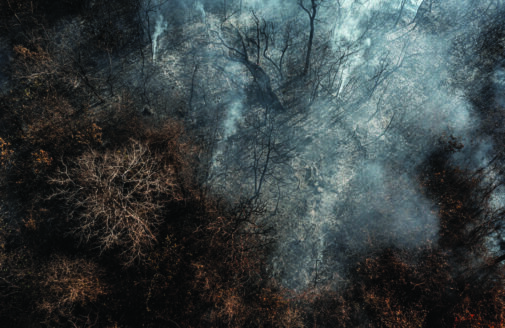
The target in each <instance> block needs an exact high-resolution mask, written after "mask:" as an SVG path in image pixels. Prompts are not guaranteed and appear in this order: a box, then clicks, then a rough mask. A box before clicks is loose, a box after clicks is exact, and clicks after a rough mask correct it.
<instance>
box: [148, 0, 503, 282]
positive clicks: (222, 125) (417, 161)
mask: <svg viewBox="0 0 505 328" xmlns="http://www.w3.org/2000/svg"><path fill="white" fill-rule="evenodd" d="M309 3H310V1H307V2H306V4H307V6H308V4H309ZM490 4H491V1H483V2H479V3H478V4H477V3H475V2H474V1H471V0H465V1H445V2H441V1H427V0H424V1H422V0H406V1H405V0H397V1H385V0H369V1H354V0H341V1H336V0H335V1H324V2H321V3H320V7H318V16H317V20H316V28H315V35H316V37H315V49H316V51H315V52H314V54H313V56H314V57H313V58H314V59H313V63H312V68H311V69H312V70H313V74H314V75H313V78H314V79H317V78H320V80H318V81H317V83H315V82H314V81H309V82H307V83H306V84H303V83H299V82H296V81H295V82H293V81H294V79H293V81H289V76H294V75H295V74H294V73H292V72H291V71H296V70H297V69H299V67H301V66H303V65H302V64H301V61H302V60H301V59H300V58H303V55H304V54H305V46H306V42H307V35H308V26H309V25H308V24H309V19H308V17H307V14H306V12H304V11H303V10H302V9H301V7H300V6H299V5H298V4H297V2H294V1H287V0H286V1H282V0H278V1H265V0H263V1H262V0H243V1H238V0H237V1H227V2H226V6H227V7H226V8H224V4H223V5H219V6H218V5H217V3H216V2H212V1H201V2H196V3H195V4H194V6H192V7H191V6H189V7H188V8H192V10H194V14H195V15H197V16H198V17H200V18H201V20H202V21H203V22H205V24H206V29H208V30H209V31H210V32H209V33H207V32H208V31H207V30H206V31H203V32H202V31H200V30H198V28H197V26H196V24H193V25H184V26H183V30H184V33H185V38H186V39H187V44H188V46H187V49H188V52H187V53H181V50H180V49H179V50H177V51H178V52H177V53H175V52H174V53H172V54H171V55H172V56H179V57H181V56H188V53H191V55H192V56H193V58H196V59H195V60H198V61H199V66H198V72H199V73H198V74H199V77H200V79H199V80H198V79H197V80H198V81H197V83H196V86H195V82H194V80H195V79H192V81H193V82H191V83H192V84H191V85H192V89H193V90H194V92H193V100H192V104H193V106H194V108H198V112H196V113H195V112H194V113H192V115H196V116H198V117H199V118H200V119H198V120H197V121H198V122H199V126H197V127H195V129H198V131H203V132H202V133H207V134H208V131H211V130H213V129H214V130H215V129H217V130H218V133H216V136H217V137H216V146H215V148H214V151H213V154H212V158H213V164H212V175H211V179H209V183H210V184H211V185H212V186H213V188H214V190H216V191H220V192H223V194H225V195H228V197H233V196H234V195H240V193H247V192H251V190H254V188H253V187H251V186H253V185H254V178H253V176H254V174H255V173H254V172H257V171H258V165H260V166H261V165H264V164H265V163H266V161H265V160H264V158H260V157H257V156H258V154H263V153H266V151H264V152H262V150H261V149H260V148H259V147H260V146H265V145H272V144H275V143H276V145H282V147H280V146H278V147H279V148H275V153H276V156H278V157H276V158H275V161H271V162H269V163H268V164H269V166H268V167H267V169H268V170H266V171H265V172H268V175H267V176H268V180H267V182H266V183H265V185H264V186H263V188H262V190H261V197H262V199H263V200H264V201H265V203H266V208H267V210H268V211H269V213H268V215H266V217H267V218H268V220H269V222H268V223H269V224H270V225H272V226H274V227H275V229H276V232H277V236H276V237H277V244H276V248H275V250H274V251H273V253H272V255H271V259H270V264H271V265H270V272H271V274H272V276H274V277H275V278H277V279H279V280H280V281H281V282H282V283H283V284H284V285H285V286H287V287H289V288H293V289H295V290H302V289H304V288H306V287H308V286H312V285H313V284H328V283H331V282H335V281H336V280H335V277H337V276H342V275H343V274H344V271H345V270H343V268H344V267H345V265H346V264H347V261H348V256H347V255H346V254H349V253H352V252H358V251H360V250H362V249H364V248H367V247H376V246H384V245H398V246H401V247H408V248H416V247H419V246H421V245H424V244H426V243H431V242H436V236H437V232H438V220H437V217H436V211H437V204H433V203H432V202H431V201H430V200H428V199H426V198H425V197H424V195H423V192H422V190H421V187H420V186H419V181H418V170H419V167H420V165H421V164H422V163H423V162H424V161H425V160H426V158H427V156H429V155H430V154H431V152H432V151H433V149H434V147H436V145H437V144H438V141H439V139H440V138H441V137H444V136H446V137H448V136H451V135H453V136H455V137H458V138H459V140H461V142H462V143H464V144H465V148H464V149H463V150H462V151H461V152H460V153H457V154H455V156H454V157H453V159H452V160H453V161H454V163H456V164H457V165H461V166H464V167H469V168H479V167H483V166H485V165H486V163H489V161H490V160H491V159H492V154H493V151H494V148H495V140H493V138H492V137H491V136H486V135H484V134H482V133H481V130H480V126H481V118H480V117H479V116H478V115H476V113H475V110H474V107H473V105H472V104H471V103H470V102H469V101H468V89H467V88H466V87H465V86H466V85H468V84H467V81H463V82H461V81H459V80H455V79H457V78H458V76H460V77H461V76H465V74H468V75H469V76H471V75H472V73H468V72H467V70H468V71H469V70H470V68H467V67H456V65H459V64H460V63H463V62H465V60H466V59H462V58H459V57H458V56H462V55H461V54H458V53H455V50H454V43H455V42H456V41H457V40H458V39H465V40H466V39H469V36H473V37H474V38H475V36H476V35H478V34H479V33H480V30H479V26H481V23H480V20H481V19H482V18H481V16H480V15H479V14H478V13H479V12H483V10H488V9H486V8H490ZM499 6H500V4H495V7H493V8H494V9H493V10H497V8H498V7H499ZM223 8H224V9H226V10H223ZM188 10H189V9H188ZM251 10H254V12H255V13H256V15H257V16H258V17H260V18H261V19H264V20H265V22H271V23H272V25H271V26H273V27H272V30H275V31H291V32H292V34H291V37H292V39H291V40H290V42H288V43H287V44H289V46H290V48H288V51H287V52H286V56H285V57H284V65H285V66H284V67H283V69H284V75H285V76H288V78H286V77H284V78H285V80H284V81H282V79H281V78H280V77H279V76H277V75H276V74H277V72H278V68H276V67H274V66H273V65H272V64H271V62H270V61H267V60H266V59H264V58H262V61H261V62H260V67H261V69H262V70H264V72H265V74H268V75H269V76H270V78H271V81H272V89H273V92H275V93H276V95H278V97H279V99H280V100H281V101H282V102H283V107H285V111H284V112H277V113H272V112H269V111H268V108H264V106H263V107H262V105H261V101H262V100H261V97H262V96H263V95H262V94H261V92H260V91H258V90H257V88H256V89H255V88H254V86H255V85H256V84H255V83H257V81H256V78H255V77H254V76H253V75H252V74H251V73H250V70H249V69H248V68H247V67H246V66H245V65H244V64H243V61H242V62H241V61H240V60H238V59H237V57H236V52H234V51H233V50H232V49H233V48H234V47H235V48H237V49H242V47H243V46H251V47H252V45H254V42H255V39H254V37H256V34H254V33H252V32H251V31H254V28H255V25H254V20H252V19H251ZM223 11H226V12H227V15H226V17H225V18H226V19H224V18H223ZM159 17H162V16H159ZM161 19H162V18H160V19H159V20H157V23H156V28H155V33H154V34H153V43H154V41H155V40H156V43H154V44H153V49H158V48H162V47H161V45H159V41H158V37H159V35H161V33H163V32H164V31H166V30H167V25H166V23H164V22H162V21H161ZM293 21H296V22H297V25H288V22H293ZM223 26H224V27H223ZM269 31H270V30H269ZM293 31H296V33H294V32H293ZM298 32H300V33H298ZM248 33H251V34H250V35H251V37H250V38H244V39H243V41H244V42H243V43H242V44H241V43H240V42H239V41H237V39H236V38H237V35H248ZM279 33H280V32H279ZM283 33H284V32H283ZM294 34H296V35H294ZM202 35H203V36H204V38H206V40H205V41H203V40H202ZM283 35H285V34H283ZM283 35H281V34H277V35H272V37H271V38H270V39H269V49H268V52H265V53H266V54H267V55H269V56H270V59H272V61H274V62H275V59H276V58H277V57H275V56H279V54H280V53H281V51H280V49H282V47H283V46H284V45H285V44H286V43H283V42H282V40H283V38H282V37H283ZM274 36H275V37H274ZM470 39H471V38H470ZM263 44H264V43H263ZM234 54H235V55H234ZM465 55H476V54H475V53H472V52H471V51H470V52H468V53H467V54H465ZM153 57H155V56H154V55H153ZM290 70H291V71H290ZM459 71H462V72H464V73H461V72H459ZM290 74H291V75H290ZM458 74H459V75H458ZM188 75H190V74H188V73H187V72H186V71H181V72H180V76H177V77H175V78H177V79H178V80H181V81H184V80H186V81H188V79H187V76H188ZM286 79H288V81H286ZM491 79H492V81H493V83H492V85H493V88H494V89H495V90H496V91H495V93H496V99H495V101H496V102H497V103H500V104H502V103H504V101H505V100H504V98H503V96H502V95H503V92H501V91H503V89H504V88H505V83H504V82H503V81H504V80H505V73H504V69H503V66H502V65H501V64H500V63H498V64H496V68H495V69H494V71H493V74H491ZM468 80H470V78H468ZM287 82H291V84H289V83H287ZM310 83H313V84H311V85H312V86H314V85H315V86H316V87H312V89H310V88H309V87H306V85H309V84H310ZM189 84H190V83H189V82H187V85H189ZM285 85H289V88H291V89H289V88H288V89H286V86H285ZM296 88H298V89H296ZM293 89H294V90H295V91H293ZM258 98H259V99H260V101H258V100H257V99H258ZM263 100H264V99H263ZM267 107H268V106H267ZM271 128H272V129H273V130H274V131H275V134H268V133H267V132H271V131H272V129H271ZM262 138H263V139H262ZM265 140H266V141H265ZM263 141H265V142H263ZM258 149H259V150H258ZM279 149H282V150H283V151H284V150H286V152H285V155H286V156H284V157H283V156H281V153H282V151H280V150H279ZM287 149H289V151H287ZM253 151H254V152H255V153H248V152H253ZM255 156H256V157H255ZM252 167H253V169H251V168H252ZM262 168H264V167H263V166H262ZM254 170H256V171H254ZM229 195H232V196H229ZM246 196H248V195H246ZM249 196H250V195H249ZM493 197H494V198H493V202H494V203H495V204H501V199H502V198H501V197H502V196H500V195H498V192H497V194H496V195H495V196H493Z"/></svg>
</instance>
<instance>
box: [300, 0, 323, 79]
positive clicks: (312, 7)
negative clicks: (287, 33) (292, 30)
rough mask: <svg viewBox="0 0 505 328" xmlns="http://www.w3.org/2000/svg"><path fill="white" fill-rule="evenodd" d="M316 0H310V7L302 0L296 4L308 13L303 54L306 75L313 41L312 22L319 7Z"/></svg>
mask: <svg viewBox="0 0 505 328" xmlns="http://www.w3.org/2000/svg"><path fill="white" fill-rule="evenodd" d="M319 4H320V3H319V2H318V1H317V0H310V7H308V8H307V6H305V5H304V3H303V0H299V1H298V5H299V6H300V7H302V9H303V10H304V11H305V12H306V13H307V15H309V20H310V32H309V40H308V41H307V53H306V55H305V65H304V66H303V75H307V73H308V72H309V67H310V54H311V52H312V43H313V42H314V22H315V20H316V15H317V8H318V7H319Z"/></svg>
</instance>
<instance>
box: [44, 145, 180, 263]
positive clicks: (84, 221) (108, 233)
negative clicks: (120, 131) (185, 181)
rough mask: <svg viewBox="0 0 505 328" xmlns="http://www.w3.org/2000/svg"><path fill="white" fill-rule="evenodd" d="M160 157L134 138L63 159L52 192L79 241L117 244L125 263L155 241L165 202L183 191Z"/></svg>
mask: <svg viewBox="0 0 505 328" xmlns="http://www.w3.org/2000/svg"><path fill="white" fill-rule="evenodd" d="M161 163H162V161H161V159H159V158H157V156H156V154H154V153H152V152H151V151H150V150H149V148H148V147H147V146H146V145H145V144H142V143H141V142H138V141H135V140H131V142H130V144H129V145H128V146H126V147H123V148H122V149H118V150H110V151H106V152H105V153H100V152H98V151H95V150H92V151H90V152H88V153H85V154H84V155H82V156H81V157H80V158H78V159H76V160H75V161H73V162H72V163H63V165H62V169H60V170H59V172H58V174H57V175H56V176H55V177H54V178H52V179H51V182H52V184H54V185H55V186H56V192H55V193H54V194H53V195H52V196H51V197H50V198H54V197H58V198H61V199H62V200H63V201H64V203H65V204H66V208H65V210H66V211H68V214H69V217H70V218H71V219H72V220H73V221H75V222H76V226H75V229H74V231H73V233H74V234H75V235H77V236H78V237H79V238H80V240H81V241H82V242H84V243H89V244H92V245H95V246H96V247H98V248H99V249H100V251H101V252H103V251H107V250H111V249H119V250H121V251H122V255H123V258H124V259H125V264H126V265H129V264H132V263H133V262H134V261H137V260H140V259H142V258H143V256H144V254H145V252H146V250H147V249H149V248H150V247H151V246H153V245H154V244H155V243H156V236H157V233H156V232H157V228H158V226H159V225H160V224H161V222H162V217H161V215H160V213H161V212H160V211H161V209H162V208H163V205H164V203H165V202H167V201H177V200H179V199H180V198H181V197H182V196H181V194H180V190H179V187H178V185H177V183H176V173H175V172H174V170H173V168H171V167H170V166H163V165H162V164H161Z"/></svg>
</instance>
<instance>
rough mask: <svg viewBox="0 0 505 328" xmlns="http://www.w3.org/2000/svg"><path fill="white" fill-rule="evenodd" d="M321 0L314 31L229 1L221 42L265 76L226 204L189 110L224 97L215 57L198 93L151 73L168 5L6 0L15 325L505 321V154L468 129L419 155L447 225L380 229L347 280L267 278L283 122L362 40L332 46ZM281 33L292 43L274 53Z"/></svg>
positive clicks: (7, 201) (4, 166) (0, 107)
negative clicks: (213, 92) (153, 15)
mask: <svg viewBox="0 0 505 328" xmlns="http://www.w3.org/2000/svg"><path fill="white" fill-rule="evenodd" d="M146 3H147V4H146ZM225 3H226V2H225ZM423 3H424V2H423ZM404 4H405V1H403V2H402V7H401V8H402V10H403V6H404ZM323 5H324V1H315V0H312V1H299V6H300V9H301V10H302V12H303V13H304V14H305V15H306V16H307V15H308V23H309V24H308V26H309V30H308V33H307V34H308V39H307V40H306V41H305V42H296V41H297V40H295V39H293V38H292V37H293V34H294V31H296V29H286V30H285V31H281V32H279V31H278V30H276V28H275V24H274V23H268V22H267V21H265V20H263V19H262V18H260V17H258V16H257V15H256V13H254V12H253V13H252V17H253V22H255V25H253V26H252V27H251V28H250V29H247V30H245V29H242V30H241V29H240V28H239V27H236V26H233V25H232V24H231V23H230V22H228V21H227V18H228V16H227V15H228V14H227V12H226V9H224V11H225V13H224V14H223V17H224V18H223V24H222V25H223V26H224V27H223V33H222V35H221V36H220V37H221V39H219V42H218V44H217V45H216V46H220V47H222V48H223V52H226V53H227V54H226V55H227V56H229V57H230V58H231V61H233V62H235V63H237V64H238V65H242V66H243V68H244V71H248V72H249V74H250V75H251V76H252V80H253V82H252V83H251V89H250V90H249V91H250V94H249V98H247V99H248V100H249V102H250V107H251V108H250V111H251V112H254V113H253V114H250V116H249V117H248V120H246V123H247V122H248V123H249V124H250V126H249V127H248V129H244V130H245V132H244V133H243V136H242V137H241V138H242V139H240V138H239V137H236V138H235V139H233V140H234V141H236V143H237V144H239V143H240V145H241V146H235V147H239V148H240V147H242V146H243V147H247V149H249V150H250V153H248V154H245V153H244V154H243V155H242V157H240V158H236V159H235V160H236V161H237V163H240V164H239V165H241V166H243V167H244V170H249V171H248V172H250V175H251V176H249V177H248V178H249V180H247V181H249V182H250V188H244V191H243V192H244V194H243V195H239V197H236V198H231V199H232V200H230V198H227V197H223V196H222V195H218V194H216V193H213V192H212V190H211V188H209V186H208V184H207V183H206V182H207V180H208V179H210V178H211V177H209V176H211V175H212V174H211V173H210V167H211V166H212V163H211V162H212V161H213V160H214V159H213V158H212V151H214V150H215V148H216V147H217V146H216V142H215V141H213V140H212V139H210V137H209V135H210V132H209V131H211V130H212V125H213V124H216V122H215V121H212V120H213V118H212V117H211V115H209V117H205V118H203V119H202V118H201V117H198V118H197V119H194V120H193V121H192V120H190V119H188V117H190V116H191V115H192V112H193V111H194V110H195V108H197V107H198V106H202V107H203V106H204V105H202V104H203V103H205V105H207V102H209V103H210V102H212V99H207V98H206V94H205V92H206V91H205V90H193V82H191V80H192V79H194V78H195V76H196V75H197V73H198V70H199V69H200V67H199V66H198V65H195V66H193V67H191V69H190V71H191V72H192V74H193V75H189V76H188V77H187V79H188V81H190V83H188V85H190V87H189V89H188V90H185V92H186V93H181V92H179V91H178V90H177V89H176V88H170V87H167V88H166V89H163V90H155V89H152V88H150V87H148V86H149V83H150V81H151V80H155V79H156V75H155V73H154V71H155V67H154V66H153V62H152V51H153V50H152V42H153V40H151V37H150V36H149V32H146V30H145V29H146V28H152V25H154V24H155V22H154V21H150V22H149V24H150V25H151V27H146V25H145V22H144V20H145V18H146V17H147V16H145V15H148V13H149V12H150V11H154V10H155V9H156V6H155V3H154V2H153V3H151V2H149V1H146V2H145V3H144V2H140V1H137V0H128V1H118V0H113V1H87V0H66V1H43V0H39V1H24V0H18V1H14V0H11V1H9V0H1V1H0V33H1V35H0V36H1V37H2V42H3V43H5V49H6V50H5V51H6V52H8V53H9V57H10V59H9V63H8V65H5V68H4V69H3V71H2V74H4V75H5V76H8V77H9V78H8V82H7V84H6V85H8V87H5V89H4V90H2V93H1V95H0V326H1V327H358V326H362V327H481V326H482V327H502V326H503V325H505V286H504V280H503V279H504V274H505V272H504V268H503V263H504V262H505V255H504V254H505V246H504V245H505V242H504V241H503V240H502V233H503V228H504V227H503V222H504V221H503V219H504V215H505V213H504V212H503V209H502V208H499V207H497V206H496V205H493V204H492V202H491V195H492V194H493V192H494V191H495V190H498V189H499V188H500V187H501V185H502V180H501V179H502V173H503V161H504V158H503V154H502V153H497V154H495V156H494V157H493V160H492V161H491V162H489V163H487V164H486V166H484V167H479V168H474V169H469V168H464V167H460V166H459V165H458V164H457V163H454V161H453V160H452V155H453V154H455V153H458V152H461V151H462V149H464V147H465V145H463V144H462V143H461V142H460V141H458V140H457V139H455V138H452V137H451V138H445V139H444V138H441V139H440V141H439V142H438V143H436V144H434V145H433V151H432V152H431V155H430V156H428V158H426V159H425V160H424V162H423V163H422V164H421V165H420V166H419V167H418V168H417V172H418V175H417V177H416V183H418V185H419V188H420V189H421V190H422V191H423V193H424V195H425V196H426V197H427V198H428V199H430V200H431V201H432V203H433V204H434V206H433V208H432V209H431V211H432V212H433V214H434V215H435V216H436V218H437V220H438V222H437V223H438V232H437V236H436V240H431V241H429V242H427V243H425V244H423V245H420V246H417V247H405V248H402V247H401V246H398V245H394V244H391V245H388V244H387V243H386V244H385V243H382V242H377V243H376V241H375V240H374V238H373V233H374V232H373V231H369V233H370V235H372V238H370V240H369V241H368V242H367V245H366V247H364V248H361V249H360V250H359V251H354V250H353V251H350V252H347V253H346V252H344V251H343V252H342V253H346V254H348V258H346V259H345V261H344V264H343V265H342V267H343V272H342V277H343V279H340V278H341V277H339V282H338V283H335V282H332V281H330V282H328V286H331V287H327V286H326V285H325V284H323V283H321V284H317V275H316V279H315V283H314V285H313V286H310V287H309V288H306V289H305V290H304V291H296V292H295V291H293V290H290V289H288V288H287V287H285V286H283V285H282V284H281V283H279V282H278V281H277V280H276V279H275V278H274V277H272V275H271V274H270V271H269V268H268V257H269V255H270V254H271V252H272V249H273V248H274V247H275V245H276V243H277V242H279V240H278V239H276V235H275V229H273V226H272V224H270V222H269V221H268V220H266V218H268V217H269V215H270V214H269V213H270V212H269V211H271V206H272V205H271V204H272V203H273V204H274V205H273V207H274V208H275V211H274V212H277V211H278V206H279V199H280V194H281V189H282V188H285V186H286V185H288V182H287V181H286V179H284V178H283V177H282V174H281V171H282V170H289V169H290V167H289V164H288V160H289V159H290V158H292V157H293V156H294V147H293V146H291V145H290V144H289V140H287V139H289V136H286V135H284V134H283V133H281V132H279V131H277V130H276V129H278V126H279V125H280V124H287V125H288V124H289V123H284V122H285V121H288V119H286V116H288V115H291V114H292V115H293V116H294V115H295V114H296V115H300V117H301V118H297V119H299V120H302V119H303V118H304V117H305V116H304V115H306V113H304V112H303V111H304V109H303V108H302V107H304V106H309V103H312V102H313V101H315V99H316V96H317V95H320V94H324V93H326V92H327V93H328V94H329V93H331V90H330V89H331V88H333V86H334V84H335V83H337V84H338V81H337V82H335V81H336V80H337V77H335V76H333V77H332V76H330V75H329V74H330V73H329V72H330V71H334V69H335V67H339V66H340V65H341V63H343V61H344V60H345V58H346V57H347V56H348V55H349V53H351V52H353V50H352V47H351V46H348V47H347V48H346V49H342V53H341V55H340V57H338V58H337V59H334V58H333V59H330V58H326V57H325V55H324V54H325V51H327V50H328V46H327V45H326V44H325V43H324V42H323V41H321V39H319V38H318V35H317V30H315V27H314V24H315V22H317V15H318V13H320V12H321V11H323V10H324V6H323ZM216 10H217V9H216ZM400 15H401V12H400ZM306 16H304V17H305V18H307V17H306ZM399 20H400V16H398V18H396V23H395V25H396V24H398V22H399ZM400 23H401V22H400ZM494 23H495V22H494ZM495 25H496V24H495ZM501 28H502V30H501V33H502V34H503V26H501ZM494 30H496V26H493V30H492V31H494ZM275 33H278V34H279V35H277V36H275ZM281 33H282V35H281ZM493 33H494V32H493ZM230 35H231V36H234V38H235V39H233V40H232V41H230V39H231V37H230ZM173 38H174V39H176V38H177V37H176V36H173ZM226 38H228V39H226ZM496 38H499V40H491V41H492V43H493V47H495V46H496V47H499V49H498V50H497V49H495V48H492V47H491V48H489V49H488V51H489V52H493V55H494V56H499V55H500V56H501V55H502V53H503V49H502V48H503V45H502V44H503V42H504V41H503V36H502V35H498V34H496ZM274 39H275V42H277V46H278V47H279V48H280V49H281V50H280V51H277V52H275V53H274V54H271V53H270V51H271V49H270V48H269V47H272V43H273V42H274ZM172 41H173V47H177V46H178V42H182V41H180V40H172ZM298 41H299V40H298ZM491 41H490V42H491ZM486 42H487V43H486ZM499 42H501V44H499V45H496V43H499ZM488 43H489V42H488V41H485V42H484V44H483V46H486V45H487V46H489V45H488ZM292 48H297V50H292ZM328 51H329V50H328ZM498 53H499V55H498ZM190 56H191V54H188V58H189V57H190ZM318 56H320V57H318ZM0 59H1V57H0ZM132 60H134V61H135V62H136V65H137V66H135V68H134V70H135V71H136V72H137V73H138V72H140V73H139V74H140V75H139V76H140V77H139V76H135V78H134V79H135V81H133V77H132V76H131V71H129V68H128V65H130V64H131V61H132ZM495 60H496V61H498V60H499V59H495ZM216 65H218V64H216ZM489 65H491V64H489V63H486V65H484V66H485V67H486V69H487V67H488V66H489ZM130 70H131V68H130ZM382 73H383V72H382V71H381V72H379V73H377V74H376V77H374V78H375V79H376V81H375V82H374V81H372V82H374V83H375V85H376V86H377V85H378V84H379V80H380V78H381V74H382ZM198 74H199V73H198ZM244 74H246V73H244ZM482 74H484V73H482ZM479 78H482V79H484V77H481V76H479ZM340 83H342V80H340ZM351 84H352V81H351V82H348V86H349V85H351ZM338 90H342V92H344V91H345V90H346V89H345V87H342V88H340V85H339V86H338ZM374 90H375V89H374ZM199 93H200V94H199ZM372 93H373V91H372ZM477 93H479V92H478V91H476V92H475V94H472V95H471V100H472V101H473V102H474V103H475V104H476V106H477V105H478V106H479V110H480V111H481V112H484V111H485V110H487V111H492V113H493V115H494V117H500V118H502V115H503V110H504V109H503V108H502V107H500V104H492V105H489V104H487V105H486V104H484V103H483V100H482V99H483V98H478V99H477V96H478V95H477ZM202 94H203V95H202ZM301 95H304V97H303V98H304V99H305V100H303V101H302V100H301V98H302V96H301ZM305 96H307V97H305ZM197 97H200V98H202V99H203V100H198V99H197V100H195V98H197ZM297 97H299V98H297ZM335 97H337V96H335ZM307 99H308V100H307ZM491 107H492V108H491ZM258 108H260V109H258ZM290 111H291V112H290ZM160 112H161V113H162V115H159V114H153V113H160ZM479 114H481V115H483V116H485V114H484V113H479ZM199 120H203V121H204V123H202V124H201V126H204V127H205V129H206V130H205V131H204V132H205V133H204V132H202V131H203V130H204V129H201V128H200V127H195V125H198V121H199ZM283 120H284V121H283ZM489 120H490V119H489ZM489 120H484V121H483V129H484V130H485V131H486V133H488V134H490V135H491V137H492V138H493V140H497V143H498V140H499V141H500V143H498V144H499V145H500V146H501V145H502V144H503V140H504V137H505V135H504V134H503V132H502V131H501V130H500V129H498V128H497V129H494V128H493V126H492V124H491V123H490V121H489ZM279 121H281V123H279ZM391 121H393V119H391ZM391 121H390V122H389V125H391ZM195 122H197V123H195ZM493 122H494V121H493ZM389 125H388V126H387V128H389ZM209 126H210V127H209ZM387 128H386V129H387ZM354 132H355V131H354ZM384 133H386V131H384ZM355 135H356V133H354V135H353V136H354V137H355ZM221 138H223V137H221ZM251 154H252V155H251ZM249 163H252V164H249ZM490 172H499V173H493V174H490ZM224 179H225V180H226V177H225V178H224ZM270 190H275V191H277V190H279V194H276V193H275V192H270ZM283 190H284V189H283ZM263 195H267V196H268V197H270V198H271V200H272V202H267V201H265V200H264V197H260V196H263ZM269 206H270V207H269ZM336 279H337V278H335V280H336ZM335 286H337V287H335Z"/></svg>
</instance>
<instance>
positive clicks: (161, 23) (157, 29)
mask: <svg viewBox="0 0 505 328" xmlns="http://www.w3.org/2000/svg"><path fill="white" fill-rule="evenodd" d="M167 29H168V23H167V21H166V20H165V17H163V15H162V14H161V13H158V17H157V19H156V25H155V26H154V32H153V36H152V40H153V62H154V61H156V55H157V52H158V48H159V47H160V45H158V43H159V42H160V41H161V35H162V33H164V32H165V31H166V30H167Z"/></svg>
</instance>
